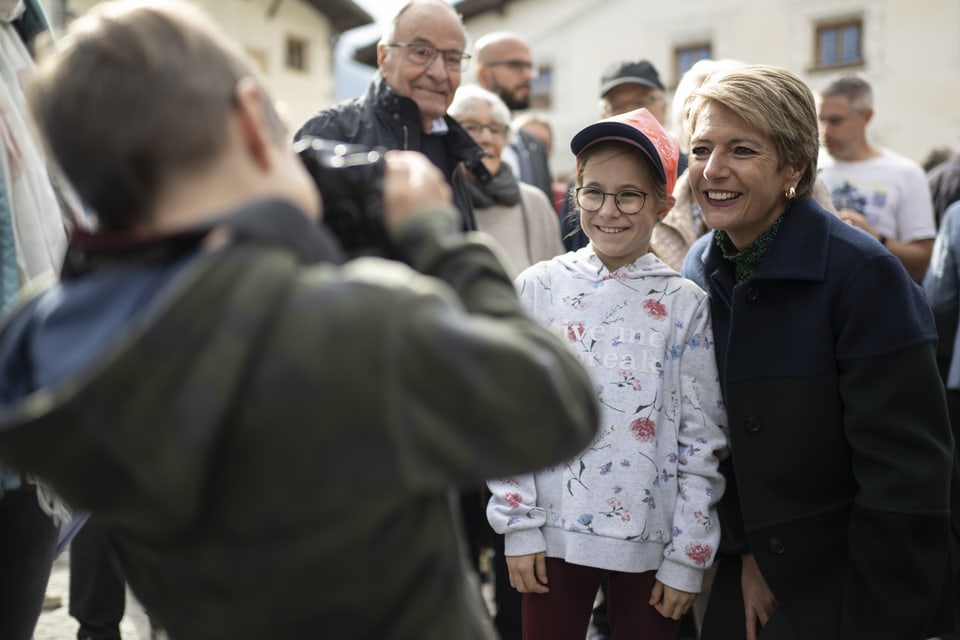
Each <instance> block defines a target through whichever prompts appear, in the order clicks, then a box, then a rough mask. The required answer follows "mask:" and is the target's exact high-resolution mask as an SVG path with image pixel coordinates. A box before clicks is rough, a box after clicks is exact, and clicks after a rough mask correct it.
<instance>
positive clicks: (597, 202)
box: [576, 187, 647, 216]
mask: <svg viewBox="0 0 960 640" xmlns="http://www.w3.org/2000/svg"><path fill="white" fill-rule="evenodd" d="M607 196H613V201H614V202H615V203H616V205H617V209H618V210H619V211H620V213H622V214H624V215H628V216H632V215H636V214H638V213H640V212H641V211H643V205H645V204H647V194H646V193H645V192H643V191H636V190H635V189H624V190H623V191H621V192H619V193H608V192H606V191H600V189H597V188H596V187H577V189H576V198H577V204H578V205H580V208H581V209H583V210H584V211H587V212H589V213H595V212H597V211H600V209H601V208H602V207H603V203H604V201H605V200H606V199H607Z"/></svg>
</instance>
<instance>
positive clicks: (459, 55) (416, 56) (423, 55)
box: [386, 42, 470, 73]
mask: <svg viewBox="0 0 960 640" xmlns="http://www.w3.org/2000/svg"><path fill="white" fill-rule="evenodd" d="M386 46H388V47H401V48H403V50H404V51H405V52H406V55H407V62H409V63H410V64H413V65H416V66H418V67H429V66H430V65H431V64H433V61H434V60H436V59H437V56H438V55H439V56H443V66H444V67H446V69H447V71H456V72H458V73H459V72H461V71H463V70H465V69H466V68H467V62H468V61H469V60H470V56H469V55H468V54H466V53H464V52H463V51H460V50H458V49H437V48H436V47H434V46H432V45H429V44H423V43H422V42H392V43H390V44H387V45H386Z"/></svg>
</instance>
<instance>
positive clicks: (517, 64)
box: [483, 59, 537, 76]
mask: <svg viewBox="0 0 960 640" xmlns="http://www.w3.org/2000/svg"><path fill="white" fill-rule="evenodd" d="M483 64H484V66H487V67H506V68H507V69H510V71H513V72H514V73H523V72H524V71H529V72H530V74H531V75H533V76H536V75H537V68H536V67H535V66H533V63H532V62H528V61H527V60H517V59H511V60H491V61H490V62H484V63H483Z"/></svg>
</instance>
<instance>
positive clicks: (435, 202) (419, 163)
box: [383, 151, 452, 227]
mask: <svg viewBox="0 0 960 640" xmlns="http://www.w3.org/2000/svg"><path fill="white" fill-rule="evenodd" d="M386 162H387V170H386V174H385V177H384V182H383V200H384V211H385V223H386V225H387V227H395V226H397V225H399V224H401V223H402V222H403V221H404V220H406V219H407V218H409V217H410V216H411V215H413V214H414V213H416V212H418V211H422V210H425V209H436V208H438V207H443V206H449V205H450V203H451V201H452V192H451V191H450V186H449V185H448V184H447V181H446V180H445V179H444V177H443V174H441V173H440V170H439V169H437V168H436V166H434V164H433V163H432V162H430V160H429V159H428V158H427V157H426V156H425V155H423V154H422V153H418V152H416V151H388V152H387V154H386Z"/></svg>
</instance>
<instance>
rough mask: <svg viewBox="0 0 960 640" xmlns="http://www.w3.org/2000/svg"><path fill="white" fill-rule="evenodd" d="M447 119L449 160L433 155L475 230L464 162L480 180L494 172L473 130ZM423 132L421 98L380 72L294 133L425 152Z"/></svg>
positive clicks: (445, 141)
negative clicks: (405, 91) (399, 89)
mask: <svg viewBox="0 0 960 640" xmlns="http://www.w3.org/2000/svg"><path fill="white" fill-rule="evenodd" d="M443 119H444V121H445V122H446V124H447V127H448V129H449V130H448V132H447V133H446V134H443V135H442V136H439V137H440V138H441V139H442V141H443V147H444V149H445V151H446V158H445V160H446V163H447V166H441V165H440V164H437V161H436V159H435V158H430V159H431V160H432V161H433V162H434V164H437V166H438V167H439V168H440V170H441V171H443V173H444V175H445V177H446V178H447V182H449V183H450V187H451V188H452V189H453V204H454V205H455V206H456V207H457V209H458V210H459V211H460V214H461V216H462V224H461V227H462V228H463V230H464V231H472V230H476V228H477V225H476V221H475V220H474V217H473V205H472V204H471V203H470V193H469V191H468V190H467V180H466V177H465V176H464V173H463V168H462V167H461V166H460V163H461V162H462V163H464V164H465V165H466V166H467V168H468V169H470V172H471V173H473V174H474V175H475V176H476V177H477V179H478V180H480V181H481V182H486V181H488V180H490V177H491V176H490V172H489V171H487V170H486V168H485V167H484V166H483V163H482V162H480V159H481V158H482V157H483V155H484V152H483V149H481V148H480V146H479V145H478V144H477V143H476V142H474V141H473V138H471V137H470V134H468V133H467V132H466V131H464V130H463V127H461V126H460V125H459V124H458V123H457V121H456V120H454V119H453V118H451V117H450V116H444V117H443ZM425 135H427V134H425V133H423V131H422V129H421V124H420V109H419V107H417V103H416V102H414V101H413V100H412V99H410V98H408V97H405V96H401V95H400V94H398V93H397V92H396V91H394V90H393V89H392V88H391V87H390V86H389V85H388V84H387V83H386V82H384V81H383V79H382V78H381V77H380V76H379V75H378V76H377V77H376V78H375V79H374V80H373V82H371V83H370V86H369V87H368V88H367V92H366V94H364V95H363V96H360V97H359V98H355V99H353V100H347V101H344V102H340V103H338V104H335V105H333V106H332V107H329V108H327V109H324V110H322V111H320V112H319V113H317V114H316V115H315V116H313V117H312V118H310V119H309V120H307V122H306V123H304V125H303V126H302V127H301V128H300V130H299V131H297V133H296V134H295V135H294V140H299V139H300V138H302V137H304V136H315V137H318V138H327V139H329V140H339V141H342V142H349V143H351V144H361V145H365V146H367V147H377V146H381V147H385V148H387V149H401V150H409V151H421V152H422V151H424V148H423V142H422V138H423V137H424V136H425ZM428 155H429V154H428Z"/></svg>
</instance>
